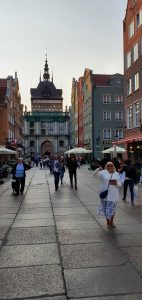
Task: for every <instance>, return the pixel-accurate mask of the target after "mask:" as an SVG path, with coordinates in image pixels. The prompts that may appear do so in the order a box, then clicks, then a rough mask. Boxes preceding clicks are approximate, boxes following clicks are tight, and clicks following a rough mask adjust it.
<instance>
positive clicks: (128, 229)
mask: <svg viewBox="0 0 142 300" xmlns="http://www.w3.org/2000/svg"><path fill="white" fill-rule="evenodd" d="M125 233H142V225H141V224H129V225H128V224H119V225H118V226H117V228H116V230H115V234H125Z"/></svg>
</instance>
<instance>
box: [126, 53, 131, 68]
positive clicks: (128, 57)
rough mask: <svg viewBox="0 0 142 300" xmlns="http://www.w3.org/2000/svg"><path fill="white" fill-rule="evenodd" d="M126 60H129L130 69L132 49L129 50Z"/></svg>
mask: <svg viewBox="0 0 142 300" xmlns="http://www.w3.org/2000/svg"><path fill="white" fill-rule="evenodd" d="M126 61H127V69H128V68H129V67H130V66H131V51H130V52H128V54H127V58H126Z"/></svg>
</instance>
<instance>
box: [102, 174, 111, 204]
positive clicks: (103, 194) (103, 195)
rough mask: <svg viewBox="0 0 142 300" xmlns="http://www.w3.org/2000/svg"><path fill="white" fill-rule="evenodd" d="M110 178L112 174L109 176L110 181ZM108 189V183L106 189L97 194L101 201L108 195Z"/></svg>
mask: <svg viewBox="0 0 142 300" xmlns="http://www.w3.org/2000/svg"><path fill="white" fill-rule="evenodd" d="M111 177H112V174H111V176H110V180H111ZM108 188H109V183H108V187H107V189H106V190H105V191H103V192H101V193H100V194H99V196H100V198H101V199H105V198H106V197H107V194H108Z"/></svg>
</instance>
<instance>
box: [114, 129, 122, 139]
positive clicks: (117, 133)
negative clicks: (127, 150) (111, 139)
mask: <svg viewBox="0 0 142 300" xmlns="http://www.w3.org/2000/svg"><path fill="white" fill-rule="evenodd" d="M115 138H116V139H120V140H121V139H123V129H115Z"/></svg>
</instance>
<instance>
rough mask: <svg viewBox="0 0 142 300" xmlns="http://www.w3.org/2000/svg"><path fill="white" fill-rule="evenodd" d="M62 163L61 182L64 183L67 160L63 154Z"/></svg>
mask: <svg viewBox="0 0 142 300" xmlns="http://www.w3.org/2000/svg"><path fill="white" fill-rule="evenodd" d="M60 163H61V174H60V178H61V184H62V183H63V178H64V173H65V161H64V157H63V156H61V158H60Z"/></svg>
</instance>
